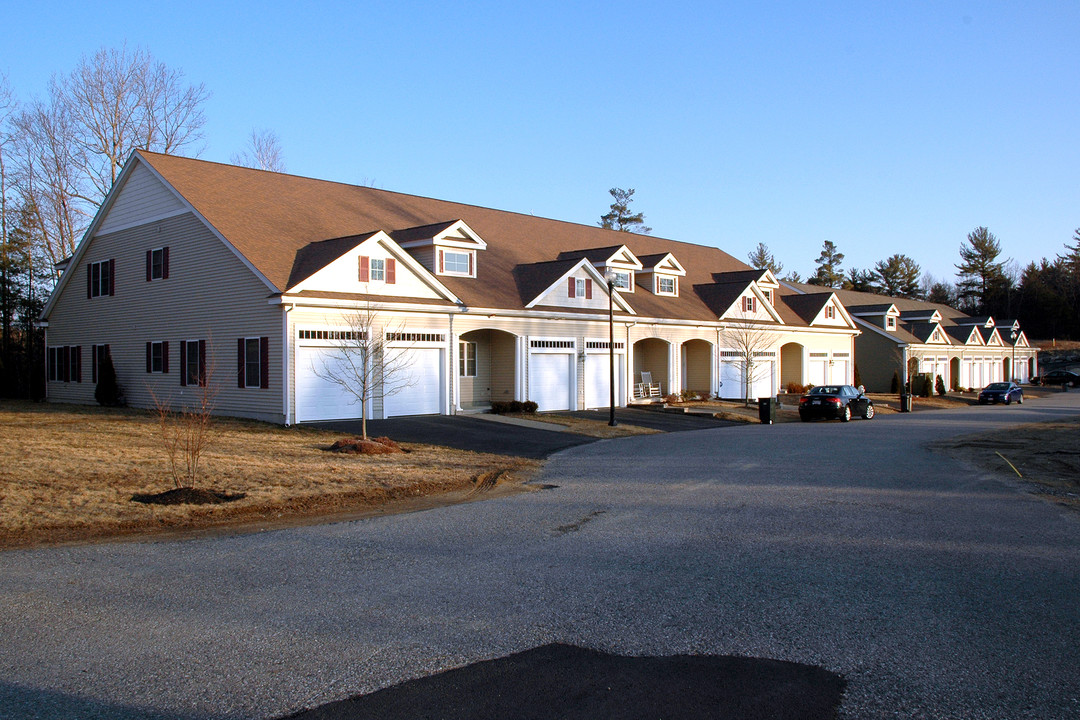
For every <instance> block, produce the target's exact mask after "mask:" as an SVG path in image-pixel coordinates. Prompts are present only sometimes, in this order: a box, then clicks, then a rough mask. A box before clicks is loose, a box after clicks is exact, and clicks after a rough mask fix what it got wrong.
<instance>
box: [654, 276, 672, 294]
mask: <svg viewBox="0 0 1080 720" xmlns="http://www.w3.org/2000/svg"><path fill="white" fill-rule="evenodd" d="M675 288H676V284H675V278H673V277H667V276H665V275H659V276H657V278H656V292H657V293H658V294H660V295H674V294H675Z"/></svg>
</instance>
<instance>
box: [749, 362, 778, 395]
mask: <svg viewBox="0 0 1080 720" xmlns="http://www.w3.org/2000/svg"><path fill="white" fill-rule="evenodd" d="M772 379H773V364H772V361H771V360H769V361H762V360H758V361H757V364H756V365H754V382H753V384H752V385H751V392H750V399H751V400H753V399H755V398H763V397H772V396H773V382H772Z"/></svg>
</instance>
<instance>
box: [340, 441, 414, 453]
mask: <svg viewBox="0 0 1080 720" xmlns="http://www.w3.org/2000/svg"><path fill="white" fill-rule="evenodd" d="M327 450H329V451H330V452H338V453H348V454H350V455H386V454H388V453H399V452H408V450H405V449H404V448H403V447H401V446H400V445H398V444H397V443H396V442H394V441H393V440H391V439H390V438H388V437H377V438H368V439H367V440H364V439H363V438H347V439H345V440H338V441H337V442H335V443H334V444H333V445H331V446H330V447H328V448H327Z"/></svg>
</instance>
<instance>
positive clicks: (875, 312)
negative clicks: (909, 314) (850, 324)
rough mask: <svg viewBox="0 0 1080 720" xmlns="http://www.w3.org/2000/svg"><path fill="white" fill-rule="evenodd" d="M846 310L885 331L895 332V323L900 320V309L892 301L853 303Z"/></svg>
mask: <svg viewBox="0 0 1080 720" xmlns="http://www.w3.org/2000/svg"><path fill="white" fill-rule="evenodd" d="M847 311H848V312H849V313H850V314H851V315H852V316H853V317H857V318H859V320H861V321H862V322H867V323H872V324H874V325H877V326H878V327H879V328H881V329H882V330H885V331H887V332H896V326H897V323H898V322H899V321H900V311H899V310H897V309H896V306H895V305H893V304H892V303H879V304H877V305H854V306H852V307H849V308H848V309H847Z"/></svg>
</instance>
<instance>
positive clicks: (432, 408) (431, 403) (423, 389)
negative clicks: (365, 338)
mask: <svg viewBox="0 0 1080 720" xmlns="http://www.w3.org/2000/svg"><path fill="white" fill-rule="evenodd" d="M387 366H388V367H394V368H395V371H394V375H393V376H392V377H391V378H390V379H389V381H388V382H387V387H394V386H400V385H401V384H402V382H401V381H402V380H403V379H404V380H405V381H407V382H408V383H409V385H408V386H407V387H403V388H401V389H400V390H398V391H397V392H395V393H394V394H392V395H387V396H386V397H384V398H383V417H394V416H397V415H438V414H439V413H440V412H442V408H443V372H442V350H440V349H439V348H407V349H398V350H390V351H389V353H388V361H387Z"/></svg>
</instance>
